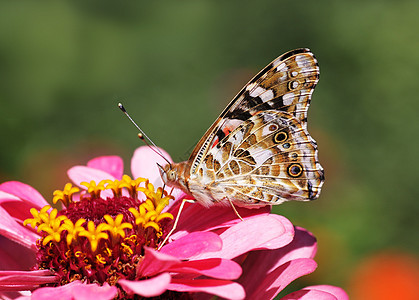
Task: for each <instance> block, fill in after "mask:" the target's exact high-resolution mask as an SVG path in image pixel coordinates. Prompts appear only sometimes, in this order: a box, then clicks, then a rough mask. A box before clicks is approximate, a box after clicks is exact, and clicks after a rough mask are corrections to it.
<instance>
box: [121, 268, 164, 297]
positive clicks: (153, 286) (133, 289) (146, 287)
mask: <svg viewBox="0 0 419 300" xmlns="http://www.w3.org/2000/svg"><path fill="white" fill-rule="evenodd" d="M170 280H171V277H170V275H169V274H168V273H162V274H160V275H158V276H156V277H153V278H151V279H147V280H140V281H130V280H125V279H120V280H119V281H118V284H119V285H120V286H121V287H122V288H123V289H124V290H125V291H126V292H127V293H134V294H137V295H140V296H143V297H156V296H159V295H161V294H163V293H164V292H165V291H166V289H167V287H168V285H169V283H170Z"/></svg>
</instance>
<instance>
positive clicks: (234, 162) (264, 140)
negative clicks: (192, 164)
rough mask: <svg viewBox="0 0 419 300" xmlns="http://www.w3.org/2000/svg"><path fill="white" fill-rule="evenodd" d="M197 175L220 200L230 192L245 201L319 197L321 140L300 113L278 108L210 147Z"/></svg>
mask: <svg viewBox="0 0 419 300" xmlns="http://www.w3.org/2000/svg"><path fill="white" fill-rule="evenodd" d="M196 176H197V177H198V178H199V179H198V180H199V181H200V182H201V184H204V185H205V187H206V189H207V190H208V191H209V192H210V193H211V197H212V198H213V199H214V201H215V202H217V201H218V202H219V201H223V199H225V198H226V197H227V198H230V200H232V201H233V202H234V203H236V204H238V205H245V206H248V205H266V204H280V203H282V202H283V201H286V200H300V201H305V200H313V199H316V198H317V197H318V195H319V193H320V189H321V186H322V184H323V181H324V176H323V169H322V167H321V166H320V164H319V162H318V158H317V145H316V143H315V141H314V140H313V139H312V138H311V137H310V135H309V134H308V132H307V130H306V129H305V128H304V127H303V126H302V123H301V122H300V121H299V120H298V119H297V118H295V117H294V116H292V115H291V114H289V113H287V112H283V111H275V110H266V111H261V112H259V113H257V114H255V115H254V116H252V117H250V118H249V119H248V120H246V121H244V122H243V123H242V124H240V125H239V126H238V127H236V128H235V129H234V130H233V131H232V132H231V133H230V134H229V135H228V136H226V137H225V138H224V139H223V140H221V141H220V142H219V143H218V144H217V145H216V146H215V147H213V148H211V149H210V150H209V151H208V154H207V155H206V156H205V158H204V159H203V162H202V163H201V164H199V167H198V172H197V174H196ZM192 188H193V187H192ZM192 192H194V191H192Z"/></svg>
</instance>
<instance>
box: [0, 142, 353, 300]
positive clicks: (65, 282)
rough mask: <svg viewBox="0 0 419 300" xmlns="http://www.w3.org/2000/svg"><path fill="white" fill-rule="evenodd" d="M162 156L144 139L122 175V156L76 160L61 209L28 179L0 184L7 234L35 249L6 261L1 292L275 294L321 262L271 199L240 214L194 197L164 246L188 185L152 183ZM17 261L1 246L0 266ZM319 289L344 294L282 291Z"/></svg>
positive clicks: (39, 295) (1, 224)
mask: <svg viewBox="0 0 419 300" xmlns="http://www.w3.org/2000/svg"><path fill="white" fill-rule="evenodd" d="M165 156H166V157H169V155H168V154H167V153H165ZM156 162H159V163H161V164H164V161H162V159H161V158H159V157H158V156H157V155H156V154H155V153H154V152H153V151H151V149H150V148H148V147H140V148H139V149H137V150H136V152H135V153H134V156H133V159H132V161H131V171H132V175H133V177H134V178H137V179H131V178H130V177H129V176H127V175H123V162H122V159H120V158H119V157H117V156H108V157H99V158H96V159H93V160H91V161H89V162H88V163H87V166H75V167H73V168H71V169H70V170H69V171H68V175H69V177H70V179H71V180H72V181H73V182H74V184H75V185H76V186H72V185H66V187H65V188H64V189H63V190H62V191H56V192H55V193H54V201H55V202H56V201H58V200H59V201H61V202H62V203H63V205H64V206H65V207H64V208H63V209H62V210H60V211H58V210H55V209H51V207H50V206H49V205H48V203H47V201H46V200H45V199H44V198H43V197H42V196H41V195H40V194H39V193H38V192H37V191H36V190H35V189H33V188H32V187H30V186H28V185H26V184H23V183H20V182H5V183H3V184H1V185H0V234H1V235H3V236H4V237H6V238H8V239H9V240H11V241H13V242H15V243H17V244H19V245H21V246H24V247H25V248H27V249H29V250H30V251H32V252H33V253H34V255H35V256H36V265H35V267H34V268H33V270H32V271H0V296H1V295H2V294H1V293H3V296H9V297H11V298H15V297H16V296H21V298H22V299H24V298H26V297H32V298H33V299H44V298H46V297H48V298H51V297H54V295H57V296H59V297H60V298H61V299H87V298H88V297H92V296H93V297H95V298H96V299H113V298H114V297H119V298H130V297H133V296H134V295H138V296H142V297H155V296H160V297H161V298H162V299H164V298H169V297H170V298H171V299H177V298H181V297H182V298H185V299H188V298H197V299H207V298H208V295H217V296H220V297H223V298H228V299H244V298H245V297H246V298H247V299H272V298H273V297H275V295H277V294H278V293H279V292H280V291H281V290H282V289H283V288H284V287H285V286H286V285H288V284H289V283H290V282H291V281H293V280H294V279H296V278H298V277H300V276H302V275H305V274H308V273H311V272H312V271H314V269H315V268H316V264H315V262H314V260H313V256H314V254H315V252H316V247H317V246H316V241H315V238H314V237H313V236H312V235H311V234H310V233H308V232H307V231H305V230H304V229H302V228H294V226H293V225H292V224H291V223H290V222H289V221H288V220H287V219H286V218H284V217H282V216H278V215H272V214H270V213H269V210H270V209H269V208H268V207H265V208H260V209H255V210H249V209H243V208H238V211H239V213H240V215H241V216H242V217H243V219H244V221H243V222H242V221H241V220H239V219H238V218H237V216H236V215H235V213H234V212H233V210H232V209H231V208H229V207H211V208H209V209H207V208H204V207H202V206H200V205H199V204H187V205H186V206H185V208H184V210H183V211H182V213H181V216H180V219H179V224H178V227H177V229H176V231H175V232H174V234H173V235H172V236H171V238H170V239H169V241H168V242H167V243H166V244H165V245H164V246H163V247H161V249H160V250H157V249H158V246H159V245H160V244H161V243H162V241H163V239H164V237H165V236H166V235H167V233H168V232H169V231H170V228H171V226H172V222H173V220H172V219H173V216H176V215H177V210H178V209H179V203H180V202H181V201H178V200H180V199H183V198H184V197H185V196H186V195H185V194H184V193H182V192H181V191H178V190H175V191H173V193H172V195H174V196H175V199H176V201H173V200H172V199H171V198H173V197H171V196H169V195H168V194H167V193H166V192H165V191H162V189H161V188H158V189H157V190H155V188H154V186H161V180H160V177H159V175H158V169H157V167H156ZM140 177H145V178H148V181H146V180H145V179H144V180H143V179H141V178H140ZM80 190H81V191H80ZM169 200H170V201H169ZM29 210H30V211H31V214H32V215H31V214H30V213H29ZM29 225H30V226H29ZM31 227H32V228H31ZM35 229H36V230H35ZM10 265H13V266H19V262H16V263H14V264H13V263H11V262H10V259H7V256H5V255H2V256H1V257H0V266H10ZM21 268H22V269H23V270H24V269H26V270H27V269H28V266H27V264H22V265H21ZM261 278H262V280H261ZM22 291H31V293H30V295H31V296H24V294H22V293H21V292H22ZM25 295H27V293H26V294H25ZM313 295H314V296H316V297H317V296H318V297H320V296H321V297H323V298H318V299H347V296H346V294H345V293H344V292H343V291H342V290H341V289H339V288H336V287H332V286H313V287H309V288H306V289H303V290H301V291H298V292H295V293H292V294H290V295H288V296H286V297H285V298H284V299H309V298H308V297H311V296H313ZM311 299H313V298H312V297H311Z"/></svg>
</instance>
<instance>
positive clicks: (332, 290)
mask: <svg viewBox="0 0 419 300" xmlns="http://www.w3.org/2000/svg"><path fill="white" fill-rule="evenodd" d="M304 290H316V291H323V292H327V293H329V294H332V295H334V296H335V297H336V299H338V300H349V296H348V294H347V293H346V292H345V291H344V290H343V289H342V288H340V287H337V286H333V285H312V286H308V287H305V288H304Z"/></svg>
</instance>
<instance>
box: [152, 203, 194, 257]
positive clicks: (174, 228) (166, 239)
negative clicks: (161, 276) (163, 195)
mask: <svg viewBox="0 0 419 300" xmlns="http://www.w3.org/2000/svg"><path fill="white" fill-rule="evenodd" d="M186 202H189V203H195V202H196V201H195V200H190V199H183V200H182V203H181V204H180V207H179V211H178V213H177V216H176V219H175V222H174V223H173V227H172V229H171V230H170V232H169V233H168V234H167V236H166V237H165V239H164V240H163V242H162V243H161V244H160V246H159V247H158V248H157V250H160V249H161V248H162V247H163V246H164V244H166V242H167V241H168V240H169V237H170V236H171V235H172V233H173V232H174V231H175V230H176V227H177V223H178V222H179V217H180V213H181V212H182V210H183V207H184V206H185V203H186Z"/></svg>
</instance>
